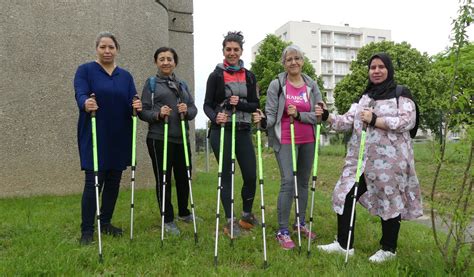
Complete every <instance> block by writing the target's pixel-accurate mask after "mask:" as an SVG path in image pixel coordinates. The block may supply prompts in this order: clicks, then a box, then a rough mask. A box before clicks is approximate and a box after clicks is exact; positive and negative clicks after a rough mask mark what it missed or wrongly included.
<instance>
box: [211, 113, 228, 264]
mask: <svg viewBox="0 0 474 277" xmlns="http://www.w3.org/2000/svg"><path fill="white" fill-rule="evenodd" d="M224 134H225V122H224V123H221V133H220V137H219V140H220V141H219V165H218V166H219V170H218V173H217V177H218V178H217V212H216V241H215V244H214V266H215V267H217V246H218V241H219V207H220V202H221V189H222V187H221V182H222V160H223V156H224Z"/></svg>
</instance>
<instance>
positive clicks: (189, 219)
mask: <svg viewBox="0 0 474 277" xmlns="http://www.w3.org/2000/svg"><path fill="white" fill-rule="evenodd" d="M194 217H195V219H196V221H200V220H201V219H200V218H199V217H197V216H194ZM178 220H179V221H183V222H184V223H191V222H193V215H192V214H189V215H186V216H178Z"/></svg>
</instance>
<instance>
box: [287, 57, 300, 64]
mask: <svg viewBox="0 0 474 277" xmlns="http://www.w3.org/2000/svg"><path fill="white" fill-rule="evenodd" d="M302 60H303V58H301V57H299V56H296V57H291V58H287V59H285V62H286V63H292V62H293V61H295V62H299V61H302Z"/></svg>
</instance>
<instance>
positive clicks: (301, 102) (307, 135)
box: [281, 80, 314, 144]
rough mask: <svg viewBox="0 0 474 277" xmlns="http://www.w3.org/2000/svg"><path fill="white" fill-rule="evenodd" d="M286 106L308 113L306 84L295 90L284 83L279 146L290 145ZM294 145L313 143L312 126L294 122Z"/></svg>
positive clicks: (309, 108)
mask: <svg viewBox="0 0 474 277" xmlns="http://www.w3.org/2000/svg"><path fill="white" fill-rule="evenodd" d="M288 105H293V106H296V109H297V110H298V112H310V111H311V104H310V102H309V95H308V93H307V92H306V84H304V85H303V86H301V87H299V88H297V87H294V86H293V85H291V84H290V82H288V80H287V81H286V101H285V110H284V111H283V116H282V118H281V144H291V133H290V117H289V116H288V114H287V113H286V111H287V109H288ZM294 127H295V143H296V144H303V143H310V142H314V129H313V125H311V124H307V123H303V122H300V121H299V120H296V119H295V120H294Z"/></svg>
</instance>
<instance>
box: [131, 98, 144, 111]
mask: <svg viewBox="0 0 474 277" xmlns="http://www.w3.org/2000/svg"><path fill="white" fill-rule="evenodd" d="M132 107H133V108H134V109H136V110H137V111H138V112H141V111H142V101H141V100H140V99H135V100H133V102H132Z"/></svg>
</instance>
